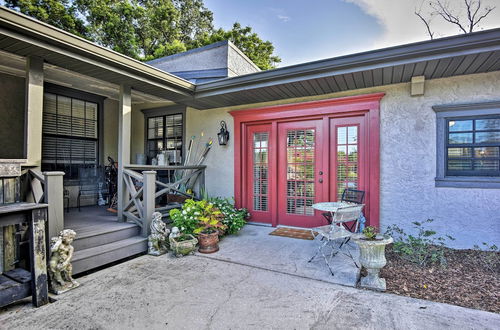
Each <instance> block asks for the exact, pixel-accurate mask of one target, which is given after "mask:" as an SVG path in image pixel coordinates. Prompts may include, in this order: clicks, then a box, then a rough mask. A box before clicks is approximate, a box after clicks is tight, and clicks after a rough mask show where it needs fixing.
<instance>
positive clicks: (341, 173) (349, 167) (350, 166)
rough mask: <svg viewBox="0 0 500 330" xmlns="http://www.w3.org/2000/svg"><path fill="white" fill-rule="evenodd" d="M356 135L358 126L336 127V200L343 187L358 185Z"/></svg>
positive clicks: (338, 198) (340, 194) (340, 196)
mask: <svg viewBox="0 0 500 330" xmlns="http://www.w3.org/2000/svg"><path fill="white" fill-rule="evenodd" d="M344 135H345V136H344ZM358 136H359V129H358V126H347V127H337V146H336V147H337V164H336V165H337V173H336V174H337V200H340V199H341V198H342V193H343V192H344V189H346V188H357V187H358V180H359V164H358V162H359V156H358V147H359V146H358V141H359V139H358Z"/></svg>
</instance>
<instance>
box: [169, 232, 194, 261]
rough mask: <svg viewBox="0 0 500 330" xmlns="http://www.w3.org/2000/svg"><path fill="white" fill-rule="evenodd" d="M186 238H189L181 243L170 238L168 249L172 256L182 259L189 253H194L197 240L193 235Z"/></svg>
mask: <svg viewBox="0 0 500 330" xmlns="http://www.w3.org/2000/svg"><path fill="white" fill-rule="evenodd" d="M187 236H189V239H187V240H183V241H179V237H171V238H170V249H171V250H172V253H173V254H174V256H176V257H182V256H185V255H188V254H190V253H194V250H196V244H198V240H197V239H196V237H194V236H193V235H187Z"/></svg>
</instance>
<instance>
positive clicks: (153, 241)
mask: <svg viewBox="0 0 500 330" xmlns="http://www.w3.org/2000/svg"><path fill="white" fill-rule="evenodd" d="M161 217H162V216H161V213H160V212H154V213H153V220H152V221H151V226H150V228H151V235H149V237H148V254H150V255H153V256H160V255H162V254H165V253H167V251H168V247H169V244H168V243H169V240H168V237H169V236H168V234H170V230H169V229H168V228H167V225H165V222H163V220H161Z"/></svg>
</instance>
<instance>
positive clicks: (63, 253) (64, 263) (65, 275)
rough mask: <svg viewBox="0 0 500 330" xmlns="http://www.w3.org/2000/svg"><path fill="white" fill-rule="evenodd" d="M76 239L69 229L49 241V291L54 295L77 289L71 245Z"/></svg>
mask: <svg viewBox="0 0 500 330" xmlns="http://www.w3.org/2000/svg"><path fill="white" fill-rule="evenodd" d="M75 237H76V233H75V232H74V231H73V230H71V229H64V230H63V231H61V232H60V233H59V236H58V237H53V238H52V239H51V245H50V252H51V256H50V261H49V276H50V289H51V291H52V292H53V293H55V294H61V293H64V292H66V291H68V290H71V289H73V288H76V287H78V286H79V285H80V284H78V282H76V281H75V280H74V279H73V277H72V273H73V266H72V265H71V259H72V258H73V251H74V248H73V246H72V245H71V243H73V240H74V239H75Z"/></svg>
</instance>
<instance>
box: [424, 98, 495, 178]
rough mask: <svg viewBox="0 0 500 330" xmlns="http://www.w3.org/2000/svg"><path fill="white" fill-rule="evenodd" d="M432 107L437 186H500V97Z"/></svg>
mask: <svg viewBox="0 0 500 330" xmlns="http://www.w3.org/2000/svg"><path fill="white" fill-rule="evenodd" d="M433 109H434V111H435V112H436V124H437V125H436V128H437V132H436V133H437V134H436V137H437V141H436V143H437V149H436V150H437V158H436V159H437V162H436V186H438V187H463V188H466V187H469V188H500V101H499V102H485V103H471V104H458V105H439V106H434V107H433Z"/></svg>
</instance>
